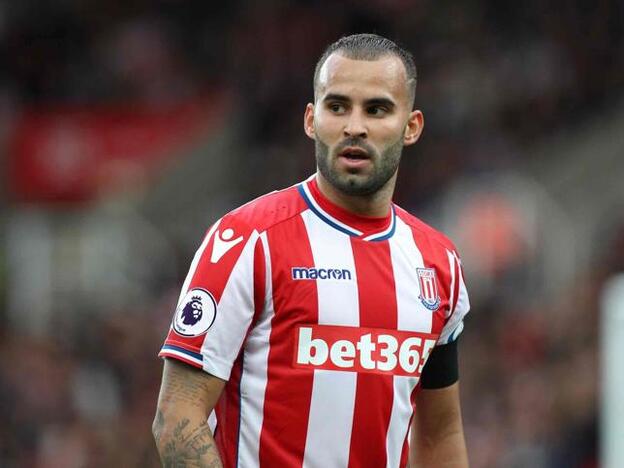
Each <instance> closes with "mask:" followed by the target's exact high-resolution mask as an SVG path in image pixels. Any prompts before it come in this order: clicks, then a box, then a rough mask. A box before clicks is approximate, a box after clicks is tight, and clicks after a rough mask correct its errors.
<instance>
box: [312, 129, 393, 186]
mask: <svg viewBox="0 0 624 468" xmlns="http://www.w3.org/2000/svg"><path fill="white" fill-rule="evenodd" d="M342 146H343V147H344V146H359V147H363V148H366V149H367V151H368V153H369V155H370V156H371V160H372V163H373V170H372V172H371V173H370V174H368V175H363V174H360V173H358V172H353V173H349V172H343V173H340V172H338V170H337V169H336V166H335V164H336V158H335V157H331V156H330V151H329V146H328V145H326V144H325V143H324V142H323V141H322V140H321V139H320V138H319V137H318V136H317V137H316V138H315V145H314V148H315V155H316V166H317V168H318V170H319V171H320V173H321V174H322V175H323V177H324V178H325V179H326V180H327V181H328V182H329V183H330V184H331V185H332V186H333V187H334V188H336V189H337V190H339V191H341V192H342V193H344V194H345V195H354V196H366V195H372V194H374V193H377V192H378V191H379V190H381V189H382V188H383V187H384V186H385V185H386V184H387V183H388V181H389V180H390V179H391V178H392V176H393V175H394V174H395V173H396V171H397V169H398V168H399V163H400V162H401V153H402V152H403V138H399V139H398V140H397V141H396V142H395V143H393V144H392V145H390V146H389V147H388V148H386V149H385V150H384V152H383V153H382V154H381V156H379V155H378V154H376V153H375V154H373V149H372V148H371V147H370V146H369V145H367V144H366V143H364V142H363V141H362V140H361V139H359V138H356V139H350V140H349V142H348V144H344V145H342ZM338 151H339V150H338Z"/></svg>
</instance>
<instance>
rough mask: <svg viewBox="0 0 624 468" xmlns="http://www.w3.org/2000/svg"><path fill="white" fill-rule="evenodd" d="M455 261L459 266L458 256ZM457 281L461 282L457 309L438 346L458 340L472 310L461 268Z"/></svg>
mask: <svg viewBox="0 0 624 468" xmlns="http://www.w3.org/2000/svg"><path fill="white" fill-rule="evenodd" d="M455 260H457V262H458V266H459V258H457V256H456V257H455ZM457 281H459V289H458V292H457V303H456V304H455V309H454V310H453V312H452V314H451V317H450V318H449V319H448V322H446V325H444V328H443V329H442V334H441V335H440V338H438V344H446V343H449V342H451V341H454V340H456V339H457V337H458V336H459V334H460V333H461V332H462V330H463V329H464V317H465V316H466V314H467V313H468V311H469V310H470V300H469V299H468V291H467V290H466V284H465V283H464V278H463V275H462V270H461V268H459V275H458V278H457Z"/></svg>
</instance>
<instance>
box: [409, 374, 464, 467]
mask: <svg viewBox="0 0 624 468" xmlns="http://www.w3.org/2000/svg"><path fill="white" fill-rule="evenodd" d="M410 451H411V455H410V466H411V467H416V468H420V467H448V468H451V467H453V468H465V467H467V466H468V456H467V453H466V443H465V440H464V431H463V425H462V418H461V408H460V403H459V383H458V382H455V383H454V384H452V385H449V386H448V387H444V388H437V389H421V390H420V391H419V392H418V394H417V396H416V413H415V415H414V423H413V427H412V440H411V447H410Z"/></svg>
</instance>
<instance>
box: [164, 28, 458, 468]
mask: <svg viewBox="0 0 624 468" xmlns="http://www.w3.org/2000/svg"><path fill="white" fill-rule="evenodd" d="M415 86H416V70H415V66H414V63H413V60H412V58H411V56H410V55H409V53H407V52H405V51H403V50H402V49H400V48H399V47H398V46H396V44H394V43H393V42H391V41H389V40H388V39H385V38H383V37H380V36H376V35H372V34H360V35H354V36H349V37H345V38H342V39H340V40H339V41H337V42H336V43H334V44H332V45H331V46H330V47H329V48H328V49H327V50H326V52H325V53H324V54H323V56H322V57H321V59H320V60H319V62H318V64H317V67H316V72H315V76H314V95H315V99H314V104H308V105H307V107H306V110H305V116H304V129H305V132H306V134H307V135H308V136H309V137H310V138H312V139H313V140H314V141H315V147H316V162H317V168H318V170H317V173H316V174H315V175H314V176H312V177H311V178H309V179H308V180H306V181H304V182H302V183H300V184H298V185H296V186H294V187H291V188H288V189H285V190H282V191H278V192H273V193H270V194H268V195H265V196H264V197H261V198H259V199H256V200H254V201H252V202H250V203H248V204H246V205H244V206H242V207H241V208H238V209H237V210H235V211H233V212H231V213H229V214H227V215H226V216H224V217H223V218H222V219H221V220H219V221H217V223H216V224H214V225H213V226H212V227H211V228H210V230H209V231H208V233H207V235H206V237H205V238H204V240H203V243H202V244H201V246H200V248H199V250H198V252H197V254H196V255H195V258H194V260H193V262H192V265H191V269H190V272H189V274H188V276H187V278H186V281H185V283H184V286H183V288H182V293H181V295H180V301H179V303H178V308H177V310H176V312H175V315H174V318H173V323H172V326H171V329H170V331H169V334H168V336H167V339H166V341H165V344H164V346H163V348H162V350H161V353H160V355H161V356H164V357H165V358H166V359H165V366H164V374H163V380H162V387H161V390H160V396H159V401H158V409H157V414H156V418H155V420H154V427H153V429H154V436H155V438H156V443H157V446H158V449H159V452H160V456H161V459H162V462H163V465H165V466H221V463H222V464H223V466H227V467H234V466H239V467H244V468H247V467H280V468H281V467H298V466H304V467H323V468H330V467H373V468H376V467H386V466H387V467H397V466H407V464H408V458H409V465H410V466H412V467H414V466H423V467H447V466H448V467H451V466H452V467H465V466H468V462H467V456H466V449H465V443H464V436H463V430H462V422H461V416H460V408H459V397H458V384H457V381H458V376H457V347H456V338H457V335H458V334H459V333H460V332H461V329H462V327H463V325H462V324H463V317H464V315H465V314H466V313H467V312H468V308H469V305H468V296H467V293H466V288H465V285H464V281H463V276H462V270H461V267H460V263H459V258H458V255H457V253H456V251H455V248H454V246H453V245H452V243H451V242H450V241H449V240H447V239H446V238H445V237H444V236H443V235H442V234H440V233H438V232H437V231H435V230H434V229H432V228H430V227H428V226H427V225H425V224H424V223H423V222H421V221H419V220H418V219H416V218H414V217H413V216H411V215H409V214H408V213H407V212H405V211H403V210H402V209H401V208H399V207H398V206H396V205H394V204H393V203H392V201H391V198H392V194H393V191H394V186H395V182H396V177H397V169H398V166H399V161H400V158H401V152H402V148H403V146H404V145H411V144H414V143H415V142H416V141H417V140H418V138H419V136H420V133H421V131H422V128H423V115H422V113H421V112H420V111H418V110H412V106H413V101H414V93H415ZM421 387H422V388H421ZM414 406H415V407H416V411H415V412H414V410H413V408H414ZM213 409H214V410H215V411H214V412H213ZM209 414H210V418H208V415H209ZM412 416H414V417H412ZM207 419H208V421H207ZM412 421H413V427H412V431H410V424H411V423H412ZM410 432H411V434H412V439H411V444H410V443H408V440H409V434H410Z"/></svg>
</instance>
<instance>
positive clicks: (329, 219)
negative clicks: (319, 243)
mask: <svg viewBox="0 0 624 468" xmlns="http://www.w3.org/2000/svg"><path fill="white" fill-rule="evenodd" d="M297 189H298V191H299V193H300V194H301V197H302V198H303V200H304V201H305V202H306V204H307V205H308V208H310V210H311V211H312V212H313V213H314V214H315V215H316V216H318V217H319V218H320V219H321V220H322V221H324V222H325V223H327V224H329V225H330V226H332V227H333V228H334V229H337V230H338V231H340V232H343V233H345V234H348V235H349V236H352V237H357V238H359V239H361V240H365V241H382V240H386V239H389V238H390V237H392V235H393V234H394V231H395V228H396V213H395V209H394V204H391V206H390V212H389V213H388V215H387V216H383V217H369V216H361V215H357V214H355V213H351V212H350V211H347V210H345V209H344V208H342V207H340V206H338V205H336V204H335V203H333V202H331V201H330V200H329V199H328V198H327V197H325V196H324V195H323V194H322V193H321V191H320V190H319V188H318V184H317V182H316V174H315V175H313V176H311V177H310V178H308V179H307V180H305V181H303V182H301V183H300V184H299V185H298V186H297Z"/></svg>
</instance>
